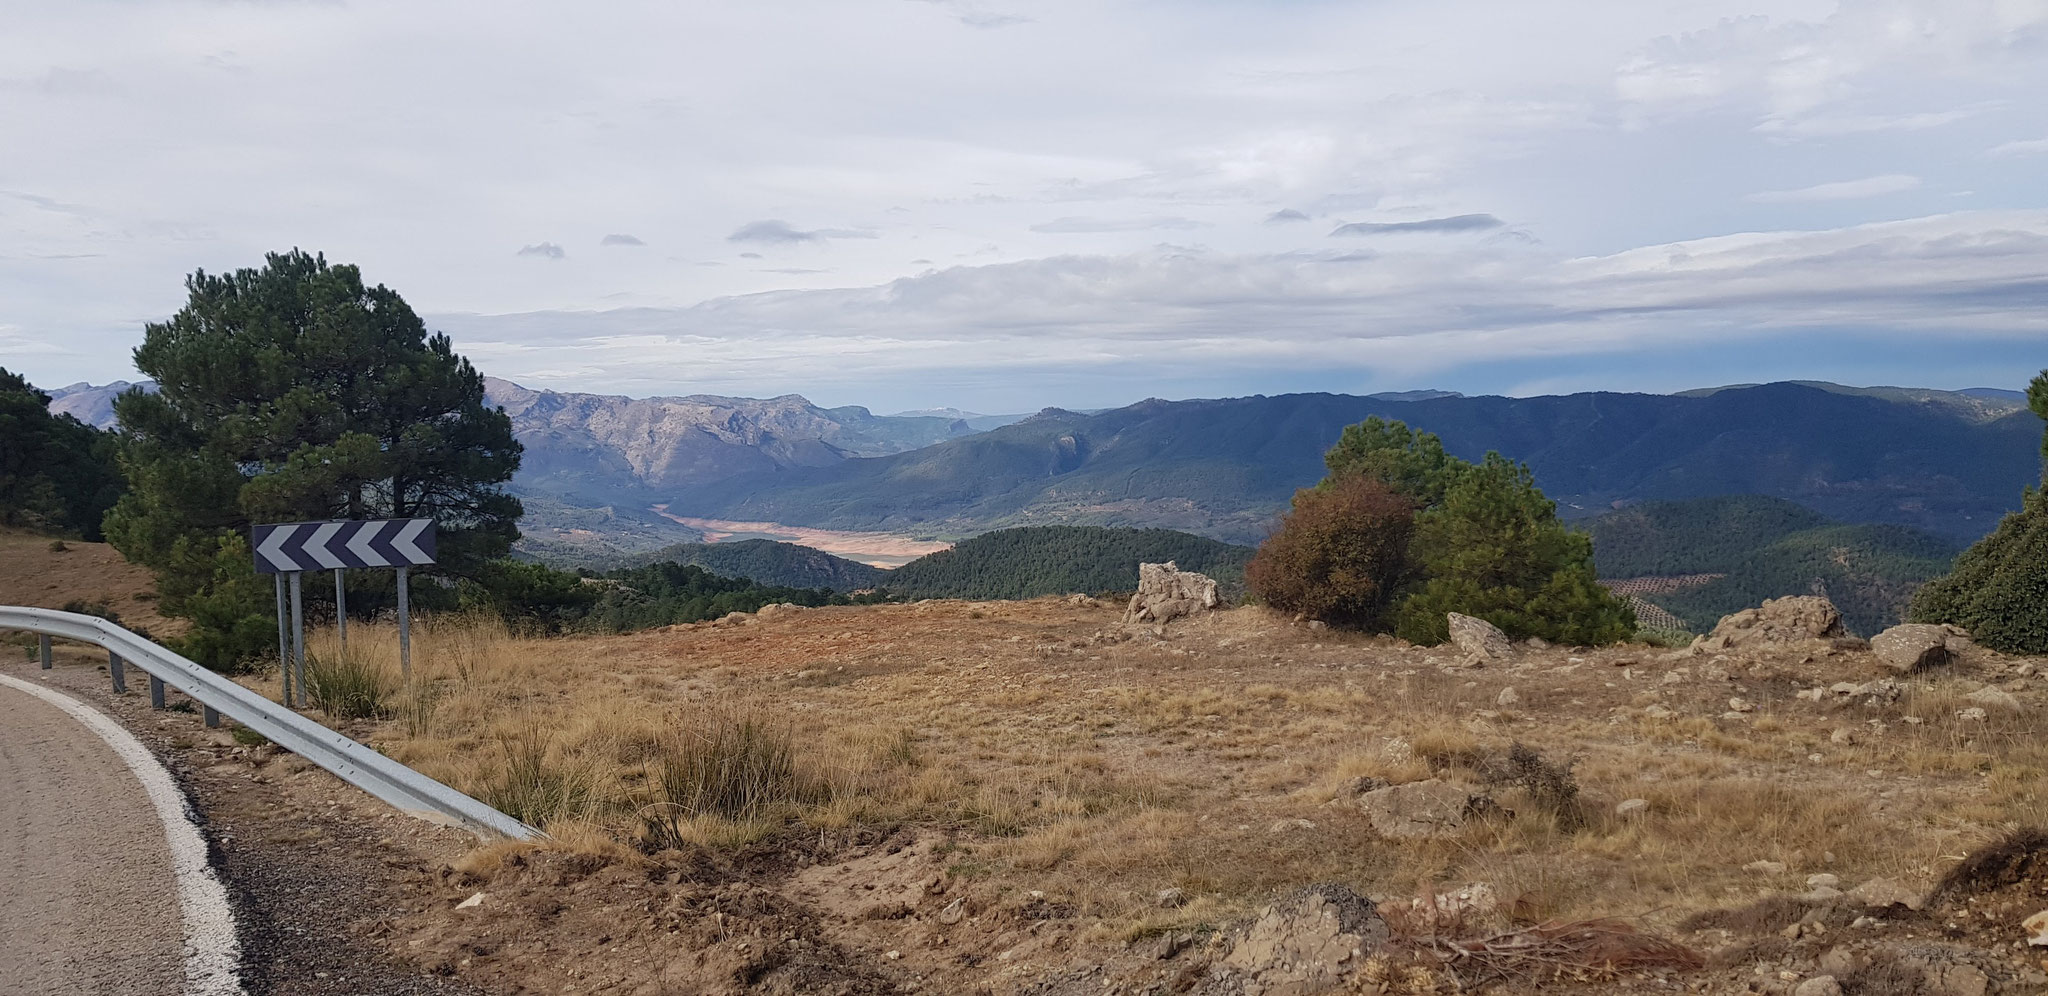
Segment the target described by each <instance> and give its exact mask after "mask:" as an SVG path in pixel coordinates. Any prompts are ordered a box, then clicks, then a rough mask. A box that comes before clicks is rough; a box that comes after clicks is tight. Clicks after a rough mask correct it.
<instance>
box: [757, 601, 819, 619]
mask: <svg viewBox="0 0 2048 996" xmlns="http://www.w3.org/2000/svg"><path fill="white" fill-rule="evenodd" d="M804 611H806V607H805V606H802V605H798V604H796V603H795V602H776V603H775V604H773V605H763V606H761V608H760V609H759V610H758V611H756V612H755V613H754V615H755V616H756V617H758V618H761V619H773V618H775V617H776V616H789V615H795V614H797V613H799V612H804Z"/></svg>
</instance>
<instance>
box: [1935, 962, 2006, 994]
mask: <svg viewBox="0 0 2048 996" xmlns="http://www.w3.org/2000/svg"><path fill="white" fill-rule="evenodd" d="M1924 991H1925V992H1927V993H1929V994H1931V996H1986V994H1987V993H1989V992H1990V991H1991V977H1990V976H1988V975H1985V974H1984V971H1983V970H1982V969H1980V968H1977V967H1976V966H1974V965H1964V964H1960V963H1956V962H1950V963H1948V964H1943V965H1929V966H1928V967H1927V988H1926V989H1925V990H1924Z"/></svg>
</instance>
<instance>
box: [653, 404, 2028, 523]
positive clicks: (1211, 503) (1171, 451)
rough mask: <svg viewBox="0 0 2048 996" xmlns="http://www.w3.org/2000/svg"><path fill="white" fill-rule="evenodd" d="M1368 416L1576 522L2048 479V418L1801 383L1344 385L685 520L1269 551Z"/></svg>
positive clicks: (688, 488) (1862, 511)
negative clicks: (1105, 535)
mask: <svg viewBox="0 0 2048 996" xmlns="http://www.w3.org/2000/svg"><path fill="white" fill-rule="evenodd" d="M1368 415H1380V416H1383V417H1387V418H1394V419H1400V420H1402V421H1404V422H1406V423H1407V424H1408V425H1411V426H1414V427H1416V428H1417V429H1421V430H1426V431H1429V432H1433V433H1436V434H1437V435H1439V436H1441V437H1442V438H1443V442H1444V445H1445V447H1446V448H1447V449H1448V450H1449V451H1450V452H1451V453H1452V455H1454V456H1458V457H1461V458H1464V459H1467V460H1476V459H1478V458H1480V457H1481V456H1483V455H1484V454H1485V453H1486V452H1487V451H1488V450H1497V451H1499V452H1500V453H1502V454H1504V455H1506V456H1508V457H1510V458H1512V459H1516V460H1521V461H1525V462H1527V463H1528V464H1529V466H1530V468H1531V469H1532V470H1534V471H1535V474H1536V483H1537V485H1538V486H1540V487H1541V488H1542V489H1543V490H1544V492H1545V493H1546V494H1548V495H1550V496H1551V497H1552V498H1555V499H1556V500H1557V501H1558V503H1559V505H1560V508H1561V510H1562V511H1563V512H1564V513H1565V514H1567V515H1571V514H1573V513H1574V512H1575V511H1576V513H1577V514H1579V515H1591V514H1594V513H1595V512H1596V511H1597V510H1601V509H1605V508H1607V507H1610V506H1611V505H1612V504H1613V503H1614V502H1616V501H1639V500H1656V499H1674V500H1675V499H1689V498H1699V497H1706V496H1710V495H1720V494H1764V495H1771V496H1774V497H1778V498H1785V499H1790V500H1793V501H1797V502H1800V503H1801V504H1804V505H1806V506H1808V507H1810V508H1813V509H1815V510H1816V511H1819V512H1820V513H1822V514H1824V515H1826V516H1828V517H1830V518H1833V519H1835V520H1837V521H1847V522H1889V523H1897V524H1901V525H1910V526H1915V527H1918V528H1923V529H1927V530H1929V531H1932V532H1936V533H1940V534H1942V535H1946V536H1950V537H1953V538H1955V539H1958V540H1971V539H1975V538H1976V537H1978V536H1981V535H1983V533H1985V532H1986V531H1988V530H1989V529H1990V528H1991V527H1992V526H1994V525H1995V524H1996V523H1997V522H1998V519H1999V517H2000V516H2001V515H2003V514H2004V513H2005V512H2007V511H2010V510H2011V509H2013V508H2015V507H2017V505H2018V498H2017V497H2016V496H2017V495H2018V494H2019V490H2020V488H2021V487H2022V486H2024V485H2026V484H2028V483H2029V482H2033V481H2036V480H2038V477H2039V460H2038V455H2037V444H2038V442H2039V436H2040V420H2038V419H2036V418H2034V417H2033V416H2032V415H2031V414H2028V413H2026V412H2024V411H2022V412H2017V413H2014V414H2010V415H2006V416H2003V417H1999V418H1993V419H1989V420H1985V419H1983V418H1977V417H1964V416H1963V415H1961V414H1958V409H1957V407H1956V406H1954V405H1948V404H1936V403H1933V402H1914V401H1909V400H1899V399H1895V398H1889V397H1874V396H1868V395H1858V394H1844V393H1840V392H1837V391H1832V390H1822V389H1819V388H1814V387H1806V386H1801V385H1796V384H1767V385H1764V386H1761V387H1751V388H1733V389H1727V390H1720V391H1716V392H1713V393H1712V394H1709V395H1707V396H1704V397H1676V396H1666V395H1650V394H1606V393H1596V394H1573V395H1562V396H1552V397H1538V398H1501V397H1480V398H1448V397H1447V398H1432V399H1428V400H1422V401H1405V402H1404V401H1393V400H1386V399H1378V398H1360V397H1351V396H1346V395H1333V394H1294V395H1283V396H1279V397H1251V398H1233V399H1228V400H1220V401H1145V402H1141V403H1139V404H1136V405H1132V406H1130V407H1127V408H1120V409H1116V410H1114V411H1107V412H1101V413H1098V414H1094V415H1083V414H1078V413H1075V412H1068V411H1060V410H1056V409H1049V410H1047V411H1044V412H1041V413H1039V414H1038V415H1035V416H1033V417H1032V418H1029V419H1026V420H1025V421H1023V422H1019V423H1017V424H1015V425H1009V426H1004V427H1002V428H999V429H996V430H994V431H991V432H985V433H981V434H979V435H974V436H968V437H966V438H962V439H954V440H948V441H946V442H942V443H939V444H937V445H933V446H927V447H925V448H923V449H919V450H914V451H911V452H908V453H899V454H895V455H892V456H884V457H876V458H872V459H856V460H845V461H840V462H838V463H835V464H833V465H831V466H826V467H792V468H785V469H782V470H779V471H776V472H774V473H759V474H755V473H747V474H740V475H737V476H734V477H731V478H728V479H726V480H723V481H720V482H715V483H710V484H705V485H701V486H699V485H692V484H689V483H682V484H678V485H677V486H676V487H675V488H673V489H671V493H672V494H673V499H672V501H673V505H672V510H674V511H677V512H679V513H681V514H689V515H700V516H707V517H714V518H731V519H743V520H759V521H773V522H784V523H797V524H804V525H813V526H824V527H829V528H839V529H892V530H920V531H925V532H934V531H935V532H940V533H972V532H975V531H978V530H982V529H988V528H990V527H996V526H1004V525H1020V524H1027V523H1031V524H1036V523H1044V522H1063V523H1071V524H1092V525H1117V526H1158V527H1165V528H1172V529H1182V530H1187V531H1190V532H1198V533H1201V534H1203V535H1207V536H1213V537H1216V538H1219V539H1225V540H1229V541H1233V542H1244V543H1255V542H1258V541H1259V540H1261V539H1263V538H1264V537H1265V536H1266V535H1267V534H1268V533H1269V532H1270V531H1271V529H1272V525H1273V522H1274V516H1275V515H1276V514H1277V513H1278V511H1279V510H1280V509H1281V508H1282V507H1284V506H1285V504H1286V503H1287V500H1288V498H1289V497H1290V496H1292V495H1293V493H1294V490H1295V489H1296V488H1300V487H1304V486H1306V485H1309V484H1312V483H1314V482H1315V481H1316V480H1318V479H1320V478H1321V477H1322V474H1323V466H1322V457H1323V452H1324V451H1325V450H1327V449H1329V447H1330V445H1331V444H1332V443H1334V442H1335V441H1336V439H1337V436H1338V434H1339V433H1340V432H1341V431H1342V430H1343V428H1344V427H1345V426H1347V425H1352V424H1355V423H1357V422H1360V421H1362V420H1364V419H1365V418H1366V416H1368Z"/></svg>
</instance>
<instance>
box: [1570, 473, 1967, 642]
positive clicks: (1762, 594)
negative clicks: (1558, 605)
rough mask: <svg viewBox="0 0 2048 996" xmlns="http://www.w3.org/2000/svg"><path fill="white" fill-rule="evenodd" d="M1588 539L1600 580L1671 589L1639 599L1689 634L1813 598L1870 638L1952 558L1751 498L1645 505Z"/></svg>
mask: <svg viewBox="0 0 2048 996" xmlns="http://www.w3.org/2000/svg"><path fill="white" fill-rule="evenodd" d="M1591 531H1592V534H1593V556H1594V561H1595V563H1596V564H1597V565H1598V567H1599V570H1600V576H1601V577H1602V578H1603V579H1606V580H1609V581H1616V580H1624V579H1640V578H1655V577H1662V578H1672V579H1674V582H1676V583H1673V584H1670V585H1667V586H1662V587H1664V588H1665V590H1656V589H1655V588H1653V589H1652V590H1649V591H1645V592H1643V596H1642V597H1644V598H1646V599H1647V600H1648V601H1649V602H1650V603H1651V604H1653V605H1656V606H1659V607H1661V608H1663V609H1666V610H1668V611H1670V612H1671V613H1673V614H1675V615H1676V616H1678V617H1679V619H1680V620H1681V621H1682V622H1684V624H1685V625H1686V627H1687V628H1688V629H1691V630H1693V631H1695V632H1704V631H1706V630H1708V629H1710V628H1712V627H1713V625H1714V624H1715V623H1716V622H1717V621H1719V620H1720V618H1721V617H1722V616H1724V615H1727V614H1728V613H1730V612H1735V611H1738V610H1740V609H1744V608H1748V607H1750V606H1753V605H1756V604H1758V603H1760V602H1762V601H1763V600H1765V599H1767V598H1777V597H1780V596H1783V595H1808V594H1820V595H1826V596H1827V597H1828V598H1829V599H1831V600H1833V601H1834V603H1835V605H1836V606H1837V607H1838V608H1840V609H1841V610H1842V615H1843V617H1844V618H1845V619H1846V620H1847V622H1848V624H1849V628H1850V629H1851V630H1852V631H1854V632H1856V633H1858V634H1860V635H1863V636H1869V635H1871V634H1874V633H1876V632H1878V631H1879V630H1882V629H1884V628H1885V627H1887V626H1891V625H1894V624H1896V623H1898V622H1900V621H1902V620H1903V619H1904V617H1905V609H1906V604H1907V602H1908V601H1909V600H1910V599H1911V598H1912V595H1913V592H1914V590H1915V589H1917V588H1918V587H1919V586H1920V585H1921V584H1924V583H1925V582H1927V581H1928V580H1929V579H1932V578H1934V577H1938V576H1940V575H1941V574H1943V573H1946V572H1947V571H1948V568H1949V564H1950V562H1951V561H1952V560H1953V559H1954V558H1955V555H1956V553H1957V552H1958V551H1959V550H1960V549H1961V544H1960V543H1959V542H1957V541H1955V540H1952V539H1949V538H1947V537H1942V536H1937V535H1934V534H1932V533H1928V532H1925V531H1922V530H1918V529H1913V528H1910V527H1906V526H1899V525H1883V524H1861V525H1848V524H1843V523H1838V522H1832V521H1830V520H1828V519H1826V518H1825V517H1823V516H1820V515H1817V514H1815V513H1814V512H1812V511H1809V510H1808V509H1805V508H1802V507H1800V506H1798V505H1795V504H1793V503H1791V502H1788V501H1785V500H1783V499H1777V498H1768V497H1764V496H1760V495H1736V496H1724V497H1716V498H1704V499H1698V500H1694V501H1683V502H1650V503H1646V504H1643V505H1640V506H1636V507H1632V508H1627V509H1623V510H1621V511H1617V512H1611V513H1608V514H1607V515H1603V516H1601V517H1599V518H1598V519H1595V520H1593V522H1592V524H1591ZM1716 574H1718V575H1723V576H1722V577H1719V578H1715V579H1713V580H1703V581H1697V583H1695V582H1687V581H1684V580H1683V576H1687V575H1695V576H1696V575H1716ZM1673 589H1675V590H1673Z"/></svg>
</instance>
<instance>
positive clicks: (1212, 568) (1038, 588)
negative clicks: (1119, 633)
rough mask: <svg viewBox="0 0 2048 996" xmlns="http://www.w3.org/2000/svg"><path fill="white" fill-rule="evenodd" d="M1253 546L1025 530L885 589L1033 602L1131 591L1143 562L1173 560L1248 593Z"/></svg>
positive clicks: (967, 547) (917, 565)
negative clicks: (1071, 594) (1248, 566)
mask: <svg viewBox="0 0 2048 996" xmlns="http://www.w3.org/2000/svg"><path fill="white" fill-rule="evenodd" d="M1251 556H1252V550H1251V548H1250V547H1243V546H1232V545H1231V544H1228V543H1223V542H1219V541H1217V540H1212V539H1206V538H1204V537H1201V536H1195V535H1192V534H1189V533H1180V532H1174V531H1173V530H1171V529H1110V528H1104V527H1101V526H1025V527H1022V528H1018V529H1001V530H997V531H996V532H992V533H984V534H982V535H980V536H976V537H975V538H973V539H970V540H967V541H965V542H962V543H961V544H959V545H958V546H955V547H954V548H952V549H951V550H941V551H939V552H938V553H934V554H929V555H926V556H923V557H919V558H918V559H916V560H913V561H911V562H910V563H908V564H905V565H903V566H902V567H899V568H897V569H896V570H894V571H891V572H889V573H888V576H887V578H886V579H884V580H883V582H882V587H884V588H885V589H887V590H888V591H889V593H890V594H892V595H901V596H904V597H906V598H1036V597H1037V596H1039V595H1063V594H1067V593H1069V592H1085V593H1095V592H1110V591H1130V590H1132V589H1134V588H1136V587H1137V584H1138V564H1139V563H1140V562H1151V563H1157V562H1160V561H1166V560H1171V561H1173V562H1175V563H1176V564H1178V565H1180V568H1181V569H1182V570H1184V571H1200V572H1202V573H1204V574H1207V575H1209V576H1210V577H1213V578H1215V579H1216V580H1217V582H1218V583H1219V584H1220V586H1221V587H1222V588H1223V590H1224V591H1225V592H1226V593H1230V594H1234V593H1236V592H1241V591H1242V590H1243V589H1244V565H1245V564H1246V563H1247V562H1248V561H1250V560H1251Z"/></svg>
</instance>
